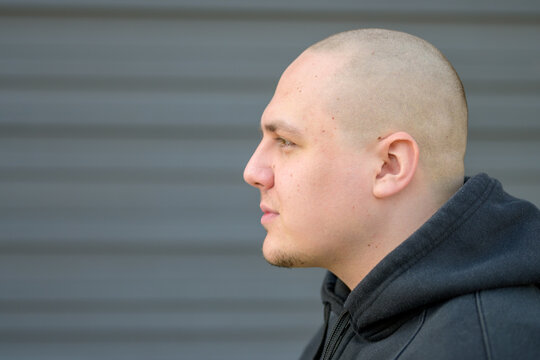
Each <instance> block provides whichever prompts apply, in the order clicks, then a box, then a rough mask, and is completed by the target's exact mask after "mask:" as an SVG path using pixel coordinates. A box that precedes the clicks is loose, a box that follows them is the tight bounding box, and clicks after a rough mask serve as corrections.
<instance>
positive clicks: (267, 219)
mask: <svg viewBox="0 0 540 360" xmlns="http://www.w3.org/2000/svg"><path fill="white" fill-rule="evenodd" d="M278 216H279V214H277V213H265V214H264V215H263V216H262V217H261V224H263V225H264V224H268V223H269V222H271V221H272V220H274V219H275V218H276V217H278Z"/></svg>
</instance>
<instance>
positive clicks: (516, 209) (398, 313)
mask: <svg viewBox="0 0 540 360" xmlns="http://www.w3.org/2000/svg"><path fill="white" fill-rule="evenodd" d="M411 206H413V207H414V204H412V205H411ZM411 211H414V208H412V209H411ZM539 258H540V212H539V211H538V209H537V208H536V207H535V206H534V205H533V204H531V203H529V202H526V201H523V200H519V199H516V198H514V197H512V196H510V195H508V194H507V193H505V192H504V191H503V189H502V186H501V184H500V183H499V182H498V181H497V180H495V179H492V178H490V177H489V176H487V175H486V174H480V175H477V176H474V177H472V178H470V179H466V181H465V184H464V185H463V186H462V187H461V189H460V190H459V191H458V192H457V193H456V194H454V196H453V197H452V198H451V199H450V200H449V201H448V202H447V203H446V204H445V205H443V207H441V208H440V209H439V210H438V211H437V212H436V213H435V214H434V215H433V216H432V217H431V218H430V219H429V220H428V221H427V222H426V223H425V224H424V225H422V226H421V227H420V228H419V229H418V230H417V231H416V232H415V233H414V234H412V235H411V236H410V237H409V238H408V239H407V240H405V241H404V242H403V243H401V244H400V245H399V246H398V247H397V248H396V249H394V250H393V251H392V252H391V253H390V254H388V255H387V256H386V257H385V258H384V259H383V260H382V261H381V262H380V263H379V264H378V265H377V266H376V267H375V268H374V269H373V270H372V271H371V272H370V273H369V274H368V275H367V276H366V277H365V278H364V279H363V280H362V281H361V282H360V284H359V285H358V286H357V287H356V288H355V289H353V290H352V291H351V292H350V293H349V291H348V289H347V287H346V286H345V285H344V284H343V283H342V282H341V281H340V280H339V279H338V278H336V277H335V276H334V275H333V274H332V273H328V274H327V276H326V279H325V282H324V284H323V288H322V297H323V301H324V302H326V303H330V305H331V308H332V311H334V312H337V313H339V312H341V310H343V309H347V310H348V311H349V312H350V314H351V322H352V325H353V328H354V329H355V331H356V332H357V333H359V334H363V335H365V336H367V337H368V338H369V337H370V336H371V335H373V334H384V333H388V332H390V333H391V332H392V331H393V330H392V328H394V329H395V328H396V327H398V326H399V325H400V324H401V322H402V321H405V320H403V319H407V318H408V316H410V315H409V314H414V313H415V312H416V311H418V310H419V309H421V308H424V307H425V306H427V305H430V304H435V303H438V302H442V301H444V300H447V299H450V298H453V297H456V296H459V295H463V294H468V293H473V292H476V291H479V290H486V289H493V288H501V287H509V286H519V285H530V284H540V261H538V259H539ZM383 336H384V335H383Z"/></svg>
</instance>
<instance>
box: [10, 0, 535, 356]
mask: <svg viewBox="0 0 540 360" xmlns="http://www.w3.org/2000/svg"><path fill="white" fill-rule="evenodd" d="M358 27H385V28H392V29H397V30H403V31H407V32H410V33H413V34H415V35H418V36H421V37H423V38H425V39H427V40H429V41H431V42H433V43H434V44H435V45H436V46H438V47H439V48H440V49H441V50H442V51H443V52H444V53H445V54H446V55H447V56H448V58H449V59H450V60H451V61H452V62H453V64H454V65H455V67H456V69H457V70H458V72H459V73H460V74H461V76H462V78H463V80H464V84H465V87H466V90H467V93H468V96H469V105H470V115H471V116H470V143H469V144H470V145H469V153H468V158H467V170H468V173H470V174H473V173H476V172H479V171H487V172H488V173H490V174H492V175H494V176H497V177H499V178H500V179H501V180H502V181H503V183H504V184H505V185H506V188H507V189H508V190H510V191H511V192H513V193H514V194H516V195H518V196H520V197H525V198H529V199H531V200H532V201H533V202H535V203H536V204H537V205H538V204H540V161H538V157H539V155H540V119H539V116H538V114H539V112H540V111H539V110H540V101H539V99H540V96H539V95H540V3H539V2H538V1H509V0H508V1H487V0H486V1H453V2H450V1H432V0H416V1H407V2H405V1H399V0H394V1H386V2H383V1H377V0H368V1H347V2H345V1H343V2H334V3H330V2H326V1H322V0H311V1H307V0H303V1H296V2H291V1H285V0H277V1H272V2H263V1H247V0H246V1H239V0H236V1H218V0H214V1H195V0H191V1H189V0H185V1H166V0H154V1H137V0H125V1H121V0H115V1H112V0H109V1H90V0H73V1H61V0H56V1H55V0H43V1H37V0H35V1H31V0H18V1H15V0H13V1H0V225H1V229H2V231H1V232H0V358H1V359H96V358H99V359H294V358H296V357H297V356H298V353H299V352H300V351H301V348H302V347H303V345H304V344H305V342H306V341H307V339H308V338H309V337H310V335H311V333H312V332H313V331H314V330H315V329H316V327H317V326H318V324H319V322H320V321H321V319H322V311H321V309H320V306H319V299H318V293H319V284H320V280H321V277H322V274H323V272H322V271H321V270H313V269H307V270H283V269H276V268H272V267H270V266H268V265H266V263H265V262H264V260H263V259H262V257H261V256H260V250H259V249H260V246H261V240H262V239H263V237H264V231H263V230H262V228H261V227H260V226H259V225H258V218H259V210H258V194H257V192H256V191H255V190H251V189H250V188H248V186H246V185H244V184H243V183H242V169H243V166H244V164H245V162H246V161H247V160H248V158H249V156H250V153H251V151H252V150H253V149H254V147H255V146H256V143H257V140H258V137H259V135H258V130H257V129H258V121H259V117H260V113H261V112H262V110H263V108H264V106H265V104H266V102H267V101H268V100H269V98H270V96H271V94H272V92H273V88H274V85H275V83H276V81H277V79H278V77H279V75H280V73H281V71H282V70H283V69H284V67H285V66H286V65H287V64H288V63H289V62H290V61H291V60H292V59H294V57H296V56H297V55H298V53H299V52H300V51H301V50H302V49H303V48H305V47H306V46H308V45H310V44H311V43H313V42H314V41H317V40H319V39H321V38H324V37H326V36H328V35H330V34H332V33H335V32H339V31H343V30H348V29H353V28H358Z"/></svg>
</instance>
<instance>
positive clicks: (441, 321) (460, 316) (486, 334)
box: [402, 286, 540, 360]
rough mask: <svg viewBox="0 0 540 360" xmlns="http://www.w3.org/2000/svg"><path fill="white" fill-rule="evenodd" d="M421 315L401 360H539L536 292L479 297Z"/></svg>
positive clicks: (486, 293) (518, 290)
mask: <svg viewBox="0 0 540 360" xmlns="http://www.w3.org/2000/svg"><path fill="white" fill-rule="evenodd" d="M424 314H425V320H424V324H423V326H422V327H421V329H420V330H419V331H418V333H417V335H416V337H415V339H414V340H413V341H412V342H411V343H410V345H409V346H408V348H407V349H406V350H405V351H404V353H403V357H402V358H403V359H407V358H411V359H413V358H426V359H427V358H431V359H457V358H459V359H462V360H466V359H510V358H514V357H516V356H518V357H519V358H520V359H527V360H528V359H531V360H532V359H540V289H538V287H534V286H523V287H509V288H501V289H494V290H484V291H478V292H475V293H471V294H467V295H463V296H459V297H456V298H453V299H451V300H448V301H445V302H444V303H441V304H439V305H437V306H433V307H430V308H427V309H426V310H425V313H424Z"/></svg>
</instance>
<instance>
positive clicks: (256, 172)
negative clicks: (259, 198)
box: [244, 145, 274, 190]
mask: <svg viewBox="0 0 540 360" xmlns="http://www.w3.org/2000/svg"><path fill="white" fill-rule="evenodd" d="M244 181H245V182H247V183H248V184H249V185H251V186H253V187H256V188H258V189H260V190H268V189H270V188H272V187H273V186H274V171H273V169H272V165H271V164H270V162H269V161H268V159H267V158H266V157H265V154H264V151H263V149H262V146H261V145H259V147H258V148H257V149H256V150H255V152H254V153H253V155H252V156H251V159H249V161H248V163H247V165H246V168H245V169H244Z"/></svg>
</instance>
